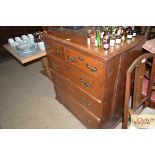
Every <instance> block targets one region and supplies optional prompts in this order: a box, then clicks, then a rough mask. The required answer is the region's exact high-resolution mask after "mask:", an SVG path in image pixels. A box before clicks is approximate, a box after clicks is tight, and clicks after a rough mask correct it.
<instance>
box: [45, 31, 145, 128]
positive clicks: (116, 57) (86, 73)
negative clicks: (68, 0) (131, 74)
mask: <svg viewBox="0 0 155 155" xmlns="http://www.w3.org/2000/svg"><path fill="white" fill-rule="evenodd" d="M79 31H80V30H79ZM43 38H44V42H45V46H46V51H47V58H48V65H49V71H50V72H51V75H52V81H53V83H54V88H55V92H56V99H57V100H58V101H59V102H60V103H62V104H63V105H64V106H65V107H66V108H68V109H69V110H70V111H71V112H72V113H73V114H74V115H75V116H76V117H77V118H78V119H79V120H80V121H81V122H82V123H83V124H84V125H85V126H86V127H87V128H112V127H114V126H115V125H116V123H117V122H118V121H119V120H120V119H121V117H122V115H123V102H124V90H125V74H126V71H127V69H128V67H129V65H130V64H131V63H132V62H133V61H134V60H135V59H136V58H137V57H138V56H139V55H140V54H141V47H142V44H143V43H144V41H145V38H144V37H143V36H139V37H136V38H135V40H132V41H131V42H123V43H122V44H121V45H119V46H115V47H114V48H110V49H109V50H108V51H105V50H103V48H95V47H94V46H93V45H91V46H89V45H87V43H86V36H85V33H83V34H81V33H78V32H77V31H76V32H74V31H72V30H70V31H69V30H65V29H64V30H63V31H48V32H47V33H44V34H43Z"/></svg>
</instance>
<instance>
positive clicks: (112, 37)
mask: <svg viewBox="0 0 155 155" xmlns="http://www.w3.org/2000/svg"><path fill="white" fill-rule="evenodd" d="M110 46H111V47H113V46H115V35H114V34H112V35H111V37H110Z"/></svg>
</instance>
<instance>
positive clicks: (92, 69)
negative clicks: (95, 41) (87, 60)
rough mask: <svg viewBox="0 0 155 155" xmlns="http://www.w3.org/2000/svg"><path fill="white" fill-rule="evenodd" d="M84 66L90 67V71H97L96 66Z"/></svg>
mask: <svg viewBox="0 0 155 155" xmlns="http://www.w3.org/2000/svg"><path fill="white" fill-rule="evenodd" d="M86 66H87V67H88V68H89V69H90V71H91V72H96V71H97V68H96V67H93V66H92V65H90V64H87V65H86Z"/></svg>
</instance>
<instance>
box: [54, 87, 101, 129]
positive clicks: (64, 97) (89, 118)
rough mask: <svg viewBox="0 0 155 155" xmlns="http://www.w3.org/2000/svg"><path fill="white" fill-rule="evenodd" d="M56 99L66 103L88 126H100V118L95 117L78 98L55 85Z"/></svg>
mask: <svg viewBox="0 0 155 155" xmlns="http://www.w3.org/2000/svg"><path fill="white" fill-rule="evenodd" d="M55 91H56V99H57V100H58V101H59V102H60V103H62V104H64V105H65V106H66V107H67V108H68V109H69V110H70V111H71V112H72V113H73V114H74V115H75V116H76V117H77V118H78V119H79V120H80V121H81V122H82V123H83V124H84V125H85V126H86V127H87V128H100V119H98V118H96V117H94V116H93V115H91V113H89V112H88V111H86V110H85V109H84V108H83V106H81V105H80V104H79V103H78V101H77V100H76V99H74V98H73V97H72V96H70V95H69V94H68V92H66V91H65V92H64V91H62V90H60V89H59V88H58V87H57V86H55Z"/></svg>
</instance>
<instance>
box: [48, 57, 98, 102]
mask: <svg viewBox="0 0 155 155" xmlns="http://www.w3.org/2000/svg"><path fill="white" fill-rule="evenodd" d="M48 60H49V64H50V65H49V68H51V69H52V70H53V71H55V72H56V73H59V74H60V75H62V76H64V77H65V78H67V79H70V80H71V81H72V82H73V83H75V84H76V85H77V86H78V87H80V88H81V89H83V90H84V91H86V92H87V93H90V94H91V95H92V96H94V97H95V98H96V99H98V100H101V89H100V88H101V83H100V82H99V80H97V79H96V78H93V77H92V76H90V75H87V74H86V73H84V72H82V71H80V70H79V69H77V68H75V67H73V66H71V65H69V64H67V63H65V62H64V61H61V60H59V59H57V58H56V57H54V56H48Z"/></svg>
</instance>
